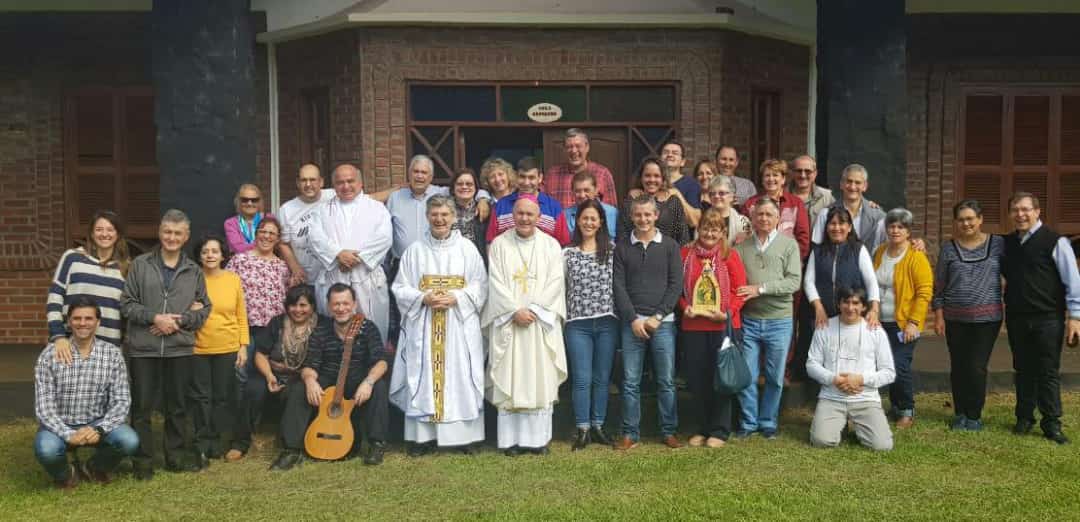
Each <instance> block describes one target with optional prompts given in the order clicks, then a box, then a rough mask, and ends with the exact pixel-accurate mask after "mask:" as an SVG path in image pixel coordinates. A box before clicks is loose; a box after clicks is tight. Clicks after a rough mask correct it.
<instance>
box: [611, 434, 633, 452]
mask: <svg viewBox="0 0 1080 522" xmlns="http://www.w3.org/2000/svg"><path fill="white" fill-rule="evenodd" d="M636 447H638V442H637V441H636V440H634V439H631V438H630V437H623V438H621V439H619V441H618V442H616V443H615V446H614V448H615V449H617V450H621V451H627V450H632V449H634V448H636Z"/></svg>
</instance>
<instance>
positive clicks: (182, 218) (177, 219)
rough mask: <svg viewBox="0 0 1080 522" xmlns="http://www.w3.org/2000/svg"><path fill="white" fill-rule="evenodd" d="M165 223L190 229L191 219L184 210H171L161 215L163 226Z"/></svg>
mask: <svg viewBox="0 0 1080 522" xmlns="http://www.w3.org/2000/svg"><path fill="white" fill-rule="evenodd" d="M165 223H170V224H174V225H187V226H188V227H190V226H191V218H189V217H188V215H187V214H185V213H184V211H183V210H179V209H175V208H170V209H169V210H166V211H165V213H164V214H162V215H161V224H162V225H164V224H165Z"/></svg>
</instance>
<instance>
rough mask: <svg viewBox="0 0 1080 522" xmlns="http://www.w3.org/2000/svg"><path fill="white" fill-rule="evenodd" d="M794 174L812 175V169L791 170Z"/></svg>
mask: <svg viewBox="0 0 1080 522" xmlns="http://www.w3.org/2000/svg"><path fill="white" fill-rule="evenodd" d="M791 171H792V172H794V173H796V174H813V173H814V169H791Z"/></svg>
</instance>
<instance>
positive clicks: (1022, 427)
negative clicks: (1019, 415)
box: [1013, 419, 1035, 435]
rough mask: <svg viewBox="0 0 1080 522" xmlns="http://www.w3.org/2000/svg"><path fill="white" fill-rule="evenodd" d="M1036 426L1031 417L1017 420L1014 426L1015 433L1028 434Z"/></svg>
mask: <svg viewBox="0 0 1080 522" xmlns="http://www.w3.org/2000/svg"><path fill="white" fill-rule="evenodd" d="M1034 427H1035V421H1033V420H1029V419H1020V420H1018V421H1016V426H1013V433H1015V434H1017V435H1027V434H1028V433H1031V430H1032V428H1034Z"/></svg>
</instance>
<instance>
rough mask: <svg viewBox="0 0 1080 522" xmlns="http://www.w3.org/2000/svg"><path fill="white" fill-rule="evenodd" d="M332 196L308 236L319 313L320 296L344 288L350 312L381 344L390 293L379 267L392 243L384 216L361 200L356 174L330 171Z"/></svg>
mask: <svg viewBox="0 0 1080 522" xmlns="http://www.w3.org/2000/svg"><path fill="white" fill-rule="evenodd" d="M332 180H333V185H334V192H335V195H334V197H333V198H332V199H330V200H328V201H326V202H325V203H323V204H322V205H320V206H319V209H318V210H317V211H316V214H315V219H314V222H313V223H312V226H311V230H310V231H309V234H310V235H311V238H310V243H309V245H310V248H311V250H312V252H313V253H314V254H315V256H316V257H317V258H318V259H319V262H320V263H322V265H323V267H324V270H323V272H322V274H321V275H319V278H318V280H316V281H315V300H316V301H317V303H316V305H317V307H318V309H319V313H321V314H323V315H329V314H328V313H327V309H326V291H327V290H328V289H329V288H330V286H331V285H333V284H334V283H344V284H347V285H349V286H351V287H352V288H353V290H355V291H356V311H357V312H360V313H362V314H364V316H366V317H367V318H368V319H370V320H371V322H373V323H375V326H378V327H379V335H380V336H381V337H382V341H383V343H385V342H386V334H387V326H388V324H389V322H390V291H389V288H388V285H387V282H386V272H384V271H383V268H382V262H383V258H385V257H386V253H387V252H388V251H390V247H391V245H392V244H393V241H394V234H393V227H392V225H391V223H390V213H389V212H387V211H386V207H384V206H383V205H382V204H381V203H379V202H378V201H375V200H373V199H371V198H369V197H368V196H366V195H364V182H363V180H362V179H361V177H360V169H358V168H356V167H354V166H352V165H349V164H345V165H341V166H339V167H338V168H336V169H334V175H333V178H332Z"/></svg>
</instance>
